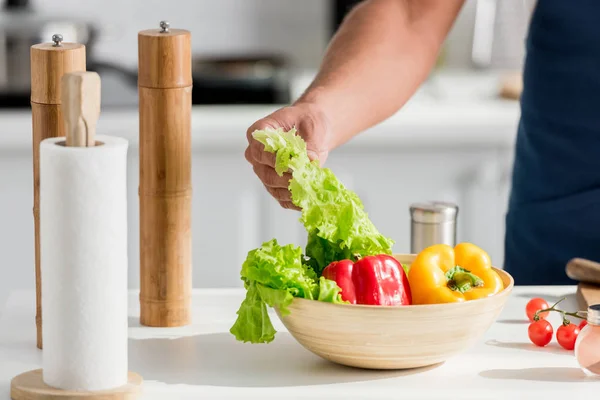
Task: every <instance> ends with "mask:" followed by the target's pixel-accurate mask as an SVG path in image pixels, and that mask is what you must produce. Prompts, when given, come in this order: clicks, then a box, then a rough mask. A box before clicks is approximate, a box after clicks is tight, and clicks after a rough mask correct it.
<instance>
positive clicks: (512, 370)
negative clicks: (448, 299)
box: [0, 286, 600, 400]
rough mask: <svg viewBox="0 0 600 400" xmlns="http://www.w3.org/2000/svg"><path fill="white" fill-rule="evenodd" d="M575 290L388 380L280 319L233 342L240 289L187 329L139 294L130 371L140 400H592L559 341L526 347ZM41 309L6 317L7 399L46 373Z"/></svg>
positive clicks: (202, 304)
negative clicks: (19, 381) (37, 315)
mask: <svg viewBox="0 0 600 400" xmlns="http://www.w3.org/2000/svg"><path fill="white" fill-rule="evenodd" d="M574 292H575V288H574V287H570V286H569V287H566V286H562V287H560V286H559V287H517V288H515V290H514V292H513V294H512V296H511V299H510V300H509V302H508V304H507V306H506V307H505V309H504V311H503V313H502V314H501V315H500V317H499V319H498V320H497V322H496V323H495V324H494V325H493V326H492V327H491V328H490V330H489V331H488V332H487V334H486V335H485V336H484V337H483V338H482V339H481V340H480V341H479V342H478V343H477V344H476V345H475V346H473V347H472V348H471V349H470V350H468V351H466V352H465V353H463V354H461V355H458V356H456V357H455V358H453V359H451V360H449V361H447V362H446V363H444V364H441V365H438V366H435V367H430V368H423V369H418V370H409V371H387V372H381V371H366V370H360V369H354V368H347V367H342V366H338V365H335V364H332V363H329V362H327V361H324V360H322V359H320V358H318V357H317V356H315V355H313V354H312V353H310V352H308V351H307V350H305V349H304V348H303V347H301V346H300V345H299V344H297V342H295V341H294V339H293V338H292V337H291V336H290V335H289V334H288V333H287V332H285V330H284V328H283V326H282V325H281V323H280V321H279V320H278V319H277V317H276V316H275V315H273V314H272V320H273V323H274V325H275V327H276V329H277V330H278V333H277V335H276V338H275V341H274V342H272V343H270V344H267V345H252V344H242V343H239V342H236V341H235V339H234V338H233V336H231V334H230V333H229V328H230V326H231V325H232V323H233V321H234V320H235V317H236V315H235V312H236V311H237V308H238V306H239V304H240V302H241V300H242V298H243V294H244V293H243V291H240V290H237V289H223V290H196V291H194V296H193V309H194V311H193V312H194V317H193V323H192V325H190V326H188V327H184V328H147V327H141V326H140V325H139V322H138V315H139V306H138V302H137V292H136V291H132V292H131V294H130V298H129V302H130V303H129V304H130V312H129V315H130V318H129V325H130V329H129V337H130V340H129V365H130V369H131V370H133V371H136V372H138V373H140V374H141V375H142V376H143V377H144V380H145V381H144V388H143V390H144V392H143V395H142V396H141V398H142V399H165V400H167V399H168V400H174V399H199V398H206V399H235V398H239V399H255V398H256V399H261V400H264V399H296V398H298V399H299V398H306V399H308V398H310V399H332V398H339V399H376V398H382V399H383V398H390V399H391V398H393V399H405V398H406V399H436V398H437V399H441V398H444V399H479V400H481V399H511V400H514V399H521V398H523V399H525V398H527V399H529V398H538V399H550V398H551V399H554V398H557V397H558V396H559V395H560V394H567V395H568V396H569V397H568V398H569V399H576V398H577V399H579V398H586V397H587V398H593V396H597V395H598V393H599V392H600V380H599V379H595V378H589V377H585V375H584V374H583V372H582V371H581V370H580V369H579V368H578V367H577V363H576V360H575V358H574V356H573V353H572V352H568V351H566V350H563V349H561V348H560V347H559V346H558V345H557V344H556V341H555V340H553V342H552V343H551V344H550V345H549V346H548V347H546V348H544V349H540V348H536V347H534V346H533V345H531V344H530V343H529V341H528V339H527V322H526V321H525V314H524V309H525V304H526V303H527V301H528V299H529V298H531V297H533V296H544V297H545V298H546V299H547V300H548V301H552V300H555V299H558V298H560V297H562V296H567V300H565V301H564V302H563V303H562V304H563V307H564V308H565V309H572V310H575V308H576V303H575V298H574ZM34 310H35V296H34V293H33V292H32V291H15V292H12V293H11V294H10V296H9V298H8V300H7V304H6V306H5V307H4V308H3V311H2V314H0V399H8V398H9V387H10V380H11V379H12V377H13V376H15V375H18V374H19V373H22V372H25V371H28V370H30V369H36V368H40V367H41V366H42V351H40V350H38V349H37V348H36V347H35V323H34ZM550 320H551V321H552V322H553V323H555V324H556V323H558V322H559V316H558V315H557V314H556V313H553V314H552V316H551V318H550ZM555 326H558V325H555ZM542 396H546V397H542Z"/></svg>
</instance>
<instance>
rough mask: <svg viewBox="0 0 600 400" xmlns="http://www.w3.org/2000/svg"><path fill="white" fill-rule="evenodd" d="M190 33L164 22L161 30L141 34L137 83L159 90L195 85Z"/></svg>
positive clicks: (161, 23)
mask: <svg viewBox="0 0 600 400" xmlns="http://www.w3.org/2000/svg"><path fill="white" fill-rule="evenodd" d="M191 42H192V38H191V34H190V32H189V31H187V30H184V29H171V28H170V26H169V23H168V22H167V21H161V22H160V27H159V28H158V29H148V30H144V31H141V32H139V33H138V86H140V87H146V88H156V89H171V88H180V87H186V86H191V85H192V55H191V54H192V51H191Z"/></svg>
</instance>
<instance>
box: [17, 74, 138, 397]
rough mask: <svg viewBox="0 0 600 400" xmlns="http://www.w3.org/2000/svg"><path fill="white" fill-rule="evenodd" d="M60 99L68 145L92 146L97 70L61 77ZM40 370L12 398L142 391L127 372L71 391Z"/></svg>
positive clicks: (20, 382) (22, 378)
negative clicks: (97, 386)
mask: <svg viewBox="0 0 600 400" xmlns="http://www.w3.org/2000/svg"><path fill="white" fill-rule="evenodd" d="M61 91H62V93H61V101H62V108H63V117H64V123H65V132H66V140H65V141H64V142H59V144H60V143H62V144H63V145H66V146H68V147H94V146H96V145H98V144H102V143H101V142H97V141H96V140H95V135H96V123H97V121H98V118H99V116H100V77H99V75H98V74H97V73H96V72H85V71H84V72H72V73H67V74H65V75H63V77H62V79H61ZM43 374H44V372H43V369H42V368H40V369H35V370H31V371H27V372H24V373H22V374H19V375H17V376H15V377H14V378H13V379H12V380H11V383H10V397H11V399H13V400H57V399H65V400H73V399H79V398H81V399H83V398H85V399H86V400H125V399H127V400H133V399H135V398H137V397H138V395H139V394H140V392H141V386H142V382H143V378H142V377H141V376H140V375H139V374H137V373H136V372H132V371H128V372H127V383H126V384H124V385H123V386H120V387H116V388H112V389H106V390H98V391H72V390H63V389H58V388H54V387H51V386H49V385H47V384H46V383H45V382H44V375H43Z"/></svg>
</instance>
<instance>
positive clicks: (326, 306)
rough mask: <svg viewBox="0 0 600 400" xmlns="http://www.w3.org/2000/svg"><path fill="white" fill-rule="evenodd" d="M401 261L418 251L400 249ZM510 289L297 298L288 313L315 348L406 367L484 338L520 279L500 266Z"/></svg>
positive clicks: (352, 362)
mask: <svg viewBox="0 0 600 400" xmlns="http://www.w3.org/2000/svg"><path fill="white" fill-rule="evenodd" d="M394 257H396V259H398V261H400V262H401V263H403V264H405V263H409V264H410V263H411V262H412V261H413V260H414V258H415V255H411V254H395V255H394ZM495 270H496V272H498V274H499V275H500V276H501V278H502V280H503V282H504V290H502V291H501V292H500V293H497V294H495V295H493V296H490V297H487V298H483V299H478V300H470V301H466V302H462V303H447V304H431V305H410V306H398V307H389V306H369V305H350V304H331V303H324V302H320V301H316V300H307V299H301V298H295V299H294V301H293V302H292V304H291V305H290V307H289V309H290V314H288V315H286V316H285V317H282V316H281V314H280V312H279V311H278V310H276V313H277V315H278V316H279V318H280V319H281V321H282V322H283V324H284V326H285V327H286V328H287V330H288V331H289V332H290V334H291V335H292V336H293V337H294V338H295V339H296V340H297V341H298V342H299V343H300V344H301V345H302V346H304V347H305V348H306V349H308V350H309V351H311V352H312V353H314V354H316V355H318V356H320V357H322V358H324V359H326V360H329V361H332V362H335V363H338V364H342V365H347V366H352V367H359V368H368V369H405V368H417V367H424V366H428V365H434V364H438V363H441V362H443V361H446V360H447V359H448V358H450V357H452V356H454V355H455V354H457V353H460V352H462V351H464V350H465V349H467V348H469V347H470V346H472V345H474V344H475V343H476V342H477V341H478V340H480V339H481V337H482V336H483V334H484V333H485V332H486V331H487V330H488V328H489V327H490V326H491V325H492V324H493V323H494V322H495V321H496V318H497V317H498V315H499V314H500V312H501V311H502V309H503V308H504V305H505V303H506V300H507V299H508V297H509V295H510V293H511V291H512V288H513V285H514V281H513V278H512V277H511V276H510V275H509V274H508V273H506V272H504V271H503V270H500V269H497V268H495Z"/></svg>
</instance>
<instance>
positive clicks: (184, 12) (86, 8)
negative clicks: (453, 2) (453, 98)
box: [32, 0, 522, 68]
mask: <svg viewBox="0 0 600 400" xmlns="http://www.w3.org/2000/svg"><path fill="white" fill-rule="evenodd" d="M506 1H509V0H506ZM512 1H513V2H514V1H516V2H519V1H522V0H512ZM32 2H33V5H34V7H36V9H37V10H38V11H39V12H44V13H51V14H55V15H65V14H67V15H73V16H76V17H78V18H84V19H89V20H90V21H92V22H94V23H96V24H98V26H99V28H100V30H101V34H102V36H101V37H100V41H99V43H98V46H97V48H96V50H97V51H98V52H97V54H98V56H100V57H101V58H103V59H106V60H110V61H114V62H120V63H124V64H126V65H128V66H131V67H135V65H136V63H137V32H138V31H140V30H142V29H149V28H154V27H158V22H159V21H160V20H162V19H166V20H168V21H169V22H170V23H171V26H172V27H180V28H185V29H189V30H191V31H192V33H193V38H192V46H193V50H194V51H195V52H197V53H198V54H214V53H229V52H231V53H243V52H250V51H277V52H283V53H284V54H287V55H288V56H289V57H290V58H291V60H292V61H293V63H294V65H296V66H298V67H301V68H306V67H308V68H314V67H316V66H317V65H318V64H319V62H320V59H321V56H322V54H323V51H324V50H325V47H326V45H327V41H328V40H329V29H330V28H329V23H330V22H329V21H330V7H329V1H328V0H169V1H167V0H85V1H83V0H52V1H47V0H32ZM475 6H476V0H467V1H466V2H465V5H464V7H463V9H462V12H461V14H460V16H459V18H458V20H457V21H456V23H455V25H454V27H453V29H452V31H451V33H450V35H449V37H448V41H447V50H448V53H447V57H446V60H447V63H448V65H449V66H454V67H466V66H469V65H470V57H471V45H472V36H473V27H472V26H473V20H474V17H475ZM65 40H68V38H65Z"/></svg>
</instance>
